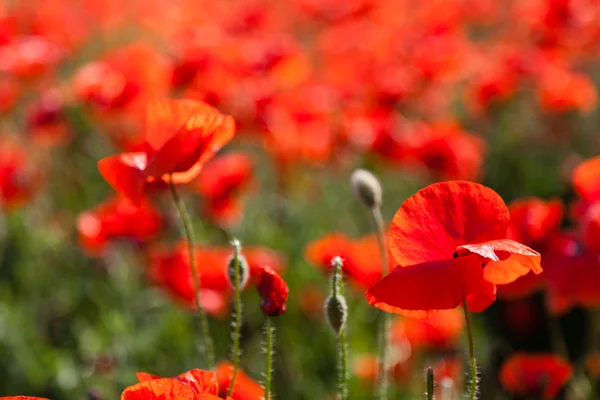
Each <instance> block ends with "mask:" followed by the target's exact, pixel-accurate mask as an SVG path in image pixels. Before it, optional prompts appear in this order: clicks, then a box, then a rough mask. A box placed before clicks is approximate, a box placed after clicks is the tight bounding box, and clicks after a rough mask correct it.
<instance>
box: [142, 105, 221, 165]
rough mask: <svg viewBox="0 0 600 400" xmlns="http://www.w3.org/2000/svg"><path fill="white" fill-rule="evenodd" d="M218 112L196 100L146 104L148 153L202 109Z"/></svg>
mask: <svg viewBox="0 0 600 400" xmlns="http://www.w3.org/2000/svg"><path fill="white" fill-rule="evenodd" d="M204 110H206V111H210V112H213V113H215V112H218V111H217V110H215V109H214V108H213V107H210V106H209V105H206V104H204V103H200V102H198V101H194V100H169V99H165V100H158V101H151V102H149V103H148V105H147V106H146V127H145V138H146V144H147V147H148V150H147V151H148V153H149V154H152V153H154V152H157V151H158V150H159V149H160V148H161V147H163V146H164V145H165V144H166V143H167V142H168V141H169V140H170V139H171V138H172V137H173V136H174V135H175V134H176V133H177V132H179V131H180V129H181V128H182V127H183V126H184V125H185V124H186V123H187V121H188V119H189V118H190V116H192V115H193V114H195V113H198V112H200V111H204Z"/></svg>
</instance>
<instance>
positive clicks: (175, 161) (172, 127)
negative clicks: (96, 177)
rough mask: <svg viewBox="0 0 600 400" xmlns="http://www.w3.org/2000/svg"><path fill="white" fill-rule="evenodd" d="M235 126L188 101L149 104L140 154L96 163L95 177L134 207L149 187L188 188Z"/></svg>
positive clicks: (128, 154)
mask: <svg viewBox="0 0 600 400" xmlns="http://www.w3.org/2000/svg"><path fill="white" fill-rule="evenodd" d="M234 131H235V127H234V121H233V119H232V118H231V117H229V116H226V115H223V114H221V113H219V112H218V111H217V110H216V109H214V108H212V107H211V106H209V105H207V104H204V103H200V102H196V101H192V100H163V101H154V102H151V103H149V104H148V108H147V115H146V130H145V150H144V151H140V152H136V153H123V154H119V155H115V156H110V157H107V158H104V159H102V160H100V161H99V162H98V168H99V169H100V173H101V174H102V176H103V177H104V179H106V181H107V182H108V183H110V185H111V186H112V187H113V188H114V189H115V190H116V191H117V192H119V193H121V194H122V195H124V196H125V197H127V198H129V199H130V200H131V201H132V202H133V203H134V204H139V203H140V201H141V199H142V196H143V194H144V192H145V190H147V188H148V186H149V185H150V184H152V183H153V182H159V181H164V182H168V181H169V179H170V174H172V177H173V181H174V183H187V182H189V181H191V180H192V179H194V178H195V177H196V176H197V175H198V173H200V169H201V168H202V165H203V164H204V163H205V162H206V161H208V160H209V159H210V158H211V157H212V156H213V155H214V154H215V153H216V152H217V151H218V150H219V149H220V148H221V147H223V145H225V144H226V143H227V142H229V141H230V140H231V138H232V137H233V135H234Z"/></svg>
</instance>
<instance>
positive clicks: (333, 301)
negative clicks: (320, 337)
mask: <svg viewBox="0 0 600 400" xmlns="http://www.w3.org/2000/svg"><path fill="white" fill-rule="evenodd" d="M332 264H333V273H332V275H331V291H330V292H329V297H327V300H325V317H326V319H327V322H328V323H329V326H330V327H331V329H333V331H334V332H335V333H336V334H337V335H339V334H340V333H341V332H342V330H343V329H344V326H345V325H346V319H347V318H348V305H347V303H346V299H345V298H344V287H343V283H342V266H343V262H342V259H341V258H340V257H335V258H334V259H333V260H332Z"/></svg>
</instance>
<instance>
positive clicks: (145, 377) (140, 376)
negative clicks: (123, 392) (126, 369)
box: [135, 372, 163, 383]
mask: <svg viewBox="0 0 600 400" xmlns="http://www.w3.org/2000/svg"><path fill="white" fill-rule="evenodd" d="M135 377H136V378H137V380H138V382H140V383H141V382H146V381H152V380H154V379H163V377H162V376H160V375H153V374H149V373H147V372H136V373H135Z"/></svg>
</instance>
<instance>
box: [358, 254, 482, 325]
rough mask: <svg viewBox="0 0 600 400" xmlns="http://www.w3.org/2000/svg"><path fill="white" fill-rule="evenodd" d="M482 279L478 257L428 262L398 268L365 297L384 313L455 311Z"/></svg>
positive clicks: (372, 288) (373, 287) (409, 313)
mask: <svg viewBox="0 0 600 400" xmlns="http://www.w3.org/2000/svg"><path fill="white" fill-rule="evenodd" d="M482 279H483V270H482V269H481V264H480V262H479V259H478V257H476V256H467V257H460V258H456V259H448V260H442V261H433V262H426V263H421V264H417V265H413V266H410V267H398V268H396V269H395V270H394V271H392V272H391V273H390V274H389V275H387V276H385V277H384V278H383V279H381V280H380V281H379V282H378V283H376V284H375V285H374V286H372V287H371V288H370V289H369V290H368V291H367V293H366V297H367V300H368V301H369V304H371V305H372V306H374V307H377V308H380V309H382V310H384V311H388V312H394V313H397V314H403V315H407V314H408V315H411V316H415V313H413V312H412V311H432V310H445V309H453V308H456V307H457V306H458V305H459V304H461V303H462V302H463V301H464V300H465V299H466V297H467V296H468V295H469V294H470V293H472V292H473V291H474V290H476V289H477V288H478V287H479V285H480V284H481V280H482ZM407 311H408V313H407Z"/></svg>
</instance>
